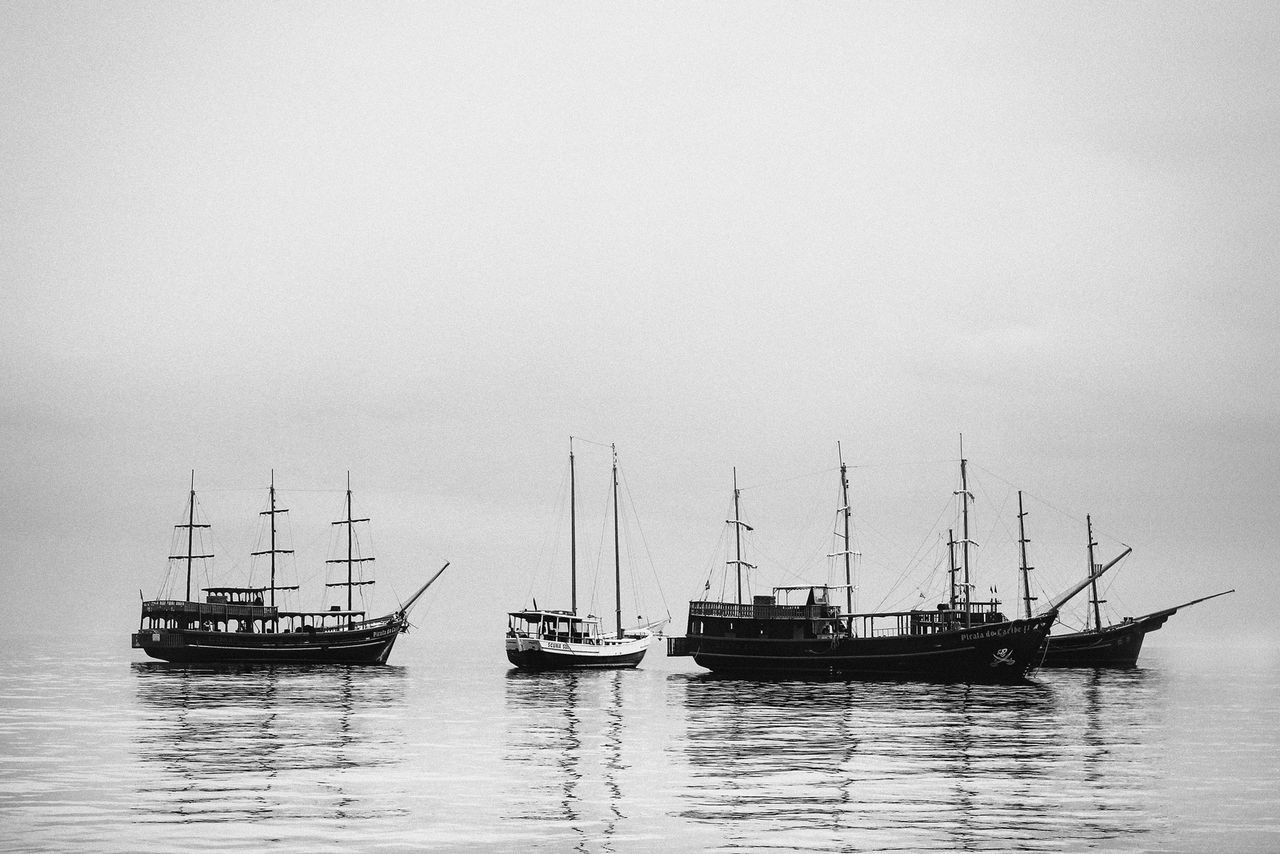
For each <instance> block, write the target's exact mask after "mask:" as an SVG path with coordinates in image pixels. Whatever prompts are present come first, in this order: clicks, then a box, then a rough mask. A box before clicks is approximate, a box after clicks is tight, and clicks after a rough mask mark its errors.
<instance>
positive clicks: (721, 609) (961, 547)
mask: <svg viewBox="0 0 1280 854" xmlns="http://www.w3.org/2000/svg"><path fill="white" fill-rule="evenodd" d="M967 465H968V461H967V460H966V459H965V458H964V448H963V443H962V444H961V453H960V489H959V490H957V491H956V492H955V495H956V496H957V498H958V499H959V503H960V515H961V520H962V531H961V538H960V539H958V540H957V539H956V537H955V534H954V530H952V531H948V540H947V547H948V553H949V568H948V576H949V586H950V593H949V596H948V600H947V601H946V602H944V603H940V604H938V605H937V607H936V609H933V610H910V611H890V612H877V613H854V611H853V597H852V592H853V579H852V569H851V563H850V558H851V557H852V555H853V554H854V552H853V551H852V550H851V549H850V539H849V514H850V504H849V480H848V471H847V467H846V466H845V464H844V461H843V458H842V459H841V461H840V482H841V497H842V505H843V506H842V507H841V508H840V511H839V512H840V513H841V514H842V515H843V517H844V534H843V538H844V549H843V550H842V551H839V552H836V553H834V554H833V555H831V556H832V557H842V558H843V559H844V564H845V584H843V585H808V586H800V587H775V588H773V593H772V595H757V596H755V597H754V598H753V600H752V601H751V602H750V603H747V602H744V601H743V599H742V571H743V570H744V569H753V568H754V566H753V565H752V564H749V563H747V562H746V561H745V560H744V559H743V557H742V537H741V534H742V531H743V530H748V531H749V530H752V528H751V526H750V525H748V524H747V523H746V522H745V521H743V519H742V514H741V512H740V504H739V499H740V491H739V489H738V487H737V472H736V471H735V472H734V491H733V511H734V518H732V519H728V520H726V524H729V525H731V526H733V528H734V533H735V536H734V541H735V557H734V559H733V560H730V561H727V564H729V565H732V566H733V567H734V569H735V573H736V577H737V597H736V599H735V600H734V601H732V602H714V601H705V600H704V601H693V602H690V603H689V622H688V631H687V634H686V636H685V637H682V638H668V639H667V654H668V655H671V656H692V657H693V660H694V662H695V663H696V664H698V665H699V666H702V667H706V668H707V669H709V670H712V671H714V672H717V673H724V674H732V675H736V676H745V677H773V678H776V677H792V678H794V677H809V678H812V677H835V678H873V679H874V678H898V679H901V678H929V679H940V680H962V681H974V682H978V681H983V682H985V681H997V682H1003V681H1020V680H1022V679H1024V678H1025V677H1026V675H1027V674H1028V673H1029V672H1030V671H1031V670H1032V668H1034V667H1035V665H1036V664H1037V663H1038V662H1039V657H1040V649H1041V647H1042V645H1043V644H1044V639H1045V637H1046V636H1048V634H1049V629H1050V628H1051V627H1052V625H1053V623H1054V620H1055V619H1057V614H1058V609H1059V608H1060V607H1061V606H1062V605H1063V604H1064V603H1065V602H1066V601H1068V600H1069V599H1070V598H1072V597H1073V596H1075V595H1076V594H1077V593H1079V592H1080V591H1081V590H1082V589H1084V587H1085V586H1086V585H1087V584H1088V583H1089V582H1090V580H1091V579H1095V578H1096V577H1097V576H1098V575H1101V574H1102V572H1105V569H1100V570H1098V571H1097V572H1096V573H1094V574H1091V575H1090V577H1089V578H1086V579H1085V580H1083V581H1080V582H1079V583H1078V584H1076V585H1075V586H1073V587H1072V588H1071V589H1069V590H1067V591H1066V592H1065V593H1063V594H1062V595H1060V596H1059V597H1057V598H1056V599H1055V600H1054V601H1053V602H1052V603H1051V604H1050V605H1049V606H1048V607H1046V608H1045V609H1043V610H1042V611H1041V612H1039V613H1037V614H1035V615H1032V616H1029V617H1027V618H1026V619H1012V620H1011V619H1008V618H1006V617H1005V615H1004V614H1003V613H1001V612H1000V610H999V604H1000V603H999V601H998V600H996V599H995V598H994V597H993V598H992V599H991V600H988V601H977V600H975V599H974V598H973V597H972V595H971V592H972V590H973V585H972V583H971V580H970V560H969V559H970V547H971V546H973V545H976V543H974V541H973V540H972V539H971V538H970V536H969V515H970V511H969V505H970V503H971V501H972V500H973V495H972V494H971V493H970V492H969V487H968V474H967ZM957 551H959V560H958V561H957ZM709 588H710V582H708V589H709ZM839 590H844V591H845V595H846V600H845V601H846V606H845V609H843V610H842V609H841V607H840V605H839V604H836V603H835V602H833V601H832V595H831V594H832V592H833V591H839ZM796 592H807V595H806V599H805V602H804V604H802V605H801V604H794V605H793V604H788V603H779V602H778V596H779V594H783V595H784V598H785V596H786V595H789V594H793V593H796Z"/></svg>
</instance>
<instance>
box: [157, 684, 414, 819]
mask: <svg viewBox="0 0 1280 854" xmlns="http://www.w3.org/2000/svg"><path fill="white" fill-rule="evenodd" d="M132 672H133V675H134V677H135V679H136V683H135V684H136V696H137V708H138V710H139V712H140V720H139V723H138V726H137V727H136V730H135V732H136V735H135V739H134V743H135V744H134V746H135V750H136V752H137V755H138V758H139V759H140V761H141V763H142V764H143V766H144V767H147V768H150V769H151V770H152V773H151V774H150V775H148V777H147V778H146V779H145V781H144V782H142V783H141V784H140V785H139V787H138V789H137V795H138V797H137V799H136V804H137V806H136V810H137V811H138V812H139V813H140V814H141V815H140V818H142V819H143V820H153V821H155V820H159V821H170V820H177V821H208V822H228V821H244V820H252V819H254V818H259V817H263V816H268V815H269V816H272V817H281V816H285V817H288V816H293V817H307V816H309V815H313V814H314V813H315V812H316V811H317V809H319V810H321V811H322V814H323V815H325V816H326V817H330V818H339V819H343V818H362V817H367V816H369V815H371V814H373V813H375V812H376V813H377V814H383V813H384V812H385V811H378V808H377V807H376V806H375V805H363V804H361V803H360V802H359V799H358V798H356V797H354V796H353V795H352V794H351V793H349V792H347V791H346V790H345V787H344V785H343V783H342V779H343V773H344V772H347V771H350V770H351V769H356V768H367V767H378V766H384V765H389V764H393V763H396V762H398V761H399V755H400V754H401V753H402V745H403V735H402V733H401V731H400V729H399V723H398V722H397V717H396V716H388V715H386V714H385V711H386V710H387V709H388V708H395V707H400V706H403V705H404V671H403V669H402V668H396V667H379V668H364V667H332V666H325V667H310V666H288V667H286V666H275V667H272V666H259V667H239V668H219V669H208V668H193V667H184V666H177V665H168V664H164V663H160V662H137V663H134V664H133V665H132ZM317 778H319V781H318V782H317ZM316 785H318V786H319V787H320V788H321V789H322V790H323V791H324V792H325V793H326V794H327V796H328V797H327V798H326V799H324V802H323V806H320V807H317V806H316V805H312V806H309V807H308V806H303V805H296V804H298V802H299V800H300V799H299V798H298V797H295V796H296V795H297V792H296V791H294V790H296V789H298V788H300V787H305V788H306V789H307V790H308V791H307V795H308V798H309V797H311V796H312V794H313V792H312V791H311V790H312V789H314V787H315V786H316ZM301 800H302V803H303V804H305V803H306V802H307V799H306V798H303V799H301Z"/></svg>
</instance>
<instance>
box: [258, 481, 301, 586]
mask: <svg viewBox="0 0 1280 854" xmlns="http://www.w3.org/2000/svg"><path fill="white" fill-rule="evenodd" d="M269 494H270V496H271V509H270V510H263V511H262V512H261V513H259V514H258V515H259V516H270V517H271V548H269V549H267V550H265V551H260V552H251V554H252V555H253V556H254V557H257V556H258V555H265V554H269V555H271V587H270V588H268V589H269V590H270V591H271V607H272V608H274V607H275V606H276V590H296V589H297V588H296V587H276V555H278V554H281V555H291V554H293V549H278V548H276V514H277V513H288V512H289V511H288V510H286V509H284V508H280V509H277V508H276V470H275V469H272V470H271V487H270V490H269Z"/></svg>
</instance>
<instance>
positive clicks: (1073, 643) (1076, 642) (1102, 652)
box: [1018, 493, 1235, 667]
mask: <svg viewBox="0 0 1280 854" xmlns="http://www.w3.org/2000/svg"><path fill="white" fill-rule="evenodd" d="M1025 515H1026V514H1025V513H1023V512H1022V493H1018V518H1019V522H1020V524H1021V519H1022V517H1023V516H1025ZM1085 525H1086V529H1087V531H1088V536H1089V566H1091V567H1092V566H1094V565H1095V564H1094V549H1095V548H1096V547H1097V545H1098V544H1097V543H1096V542H1094V539H1093V519H1092V517H1090V516H1085ZM1019 530H1020V531H1022V534H1021V543H1022V573H1023V591H1024V597H1025V599H1026V607H1027V610H1028V612H1029V611H1030V603H1031V600H1032V598H1034V597H1032V596H1031V593H1030V583H1029V582H1028V580H1027V573H1028V571H1029V570H1030V569H1032V567H1029V566H1027V553H1026V543H1027V542H1029V541H1028V540H1027V538H1026V534H1025V529H1023V528H1021V527H1020V528H1019ZM1128 553H1129V550H1128V549H1126V550H1125V551H1124V553H1123V554H1121V555H1120V557H1119V558H1116V561H1118V560H1120V558H1123V557H1124V556H1125V555H1127V554H1128ZM1114 562H1115V561H1113V562H1112V563H1114ZM1089 592H1090V596H1089V600H1088V605H1089V608H1088V609H1087V610H1086V612H1085V613H1086V615H1087V616H1086V621H1087V622H1086V625H1085V628H1084V629H1083V630H1082V631H1078V632H1065V633H1062V634H1056V635H1055V634H1051V635H1049V637H1047V638H1046V639H1045V647H1044V650H1043V652H1042V655H1043V660H1042V661H1041V666H1042V667H1134V666H1136V665H1137V663H1138V656H1139V654H1140V653H1141V652H1142V642H1143V640H1145V639H1146V636H1147V635H1148V634H1150V633H1151V632H1154V631H1156V630H1157V629H1159V628H1160V627H1161V626H1163V625H1164V624H1165V621H1166V620H1168V619H1169V618H1170V617H1172V616H1173V615H1174V614H1176V613H1178V611H1179V610H1180V609H1182V608H1188V607H1190V606H1192V605H1195V604H1198V603H1200V602H1204V601H1207V600H1209V599H1215V598H1217V597H1218V596H1225V595H1227V594H1228V593H1234V592H1235V590H1234V589H1232V590H1224V591H1222V592H1221V593H1214V594H1212V595H1209V596H1202V597H1200V598H1199V599H1192V600H1191V601H1190V602H1184V603H1182V604H1181V605H1175V606H1174V607H1172V608H1165V609H1163V610H1160V611H1152V612H1151V613H1150V614H1144V615H1143V616H1141V617H1125V618H1124V619H1123V620H1121V621H1120V622H1118V623H1112V624H1109V625H1103V624H1102V610H1101V606H1102V605H1103V604H1105V603H1106V601H1107V600H1105V599H1100V598H1099V597H1098V582H1097V579H1096V578H1091V580H1090V582H1089Z"/></svg>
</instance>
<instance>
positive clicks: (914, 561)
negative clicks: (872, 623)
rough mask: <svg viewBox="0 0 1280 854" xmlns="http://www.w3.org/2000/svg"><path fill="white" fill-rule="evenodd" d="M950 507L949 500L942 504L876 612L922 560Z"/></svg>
mask: <svg viewBox="0 0 1280 854" xmlns="http://www.w3.org/2000/svg"><path fill="white" fill-rule="evenodd" d="M951 505H952V502H951V500H950V499H948V500H947V501H946V502H945V503H944V506H943V508H942V512H941V513H939V514H938V518H936V519H934V520H933V524H932V525H931V526H930V527H929V531H928V533H926V534H925V535H924V539H922V540H921V541H920V544H919V545H918V546H916V550H915V551H914V552H913V553H912V554H911V557H910V558H909V559H908V560H907V565H906V567H905V568H903V570H902V572H901V573H900V574H899V575H898V579H897V581H895V582H894V583H893V585H892V586H891V587H890V588H889V592H887V593H886V594H885V595H884V597H883V598H882V599H881V600H880V602H879V604H877V605H876V610H877V611H881V610H884V606H885V603H886V602H887V601H888V600H889V597H890V596H892V595H894V592H895V591H896V590H897V589H898V587H899V586H901V584H902V582H903V581H905V580H906V577H907V574H908V573H910V572H913V571H914V569H915V566H916V564H917V559H919V560H921V561H922V560H923V558H921V557H920V553H921V552H922V551H923V550H924V549H925V547H926V546H927V545H928V542H929V539H930V537H931V536H932V535H933V533H934V531H936V530H937V528H938V523H939V522H941V521H942V517H943V516H945V515H947V511H948V510H950V509H951Z"/></svg>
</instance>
